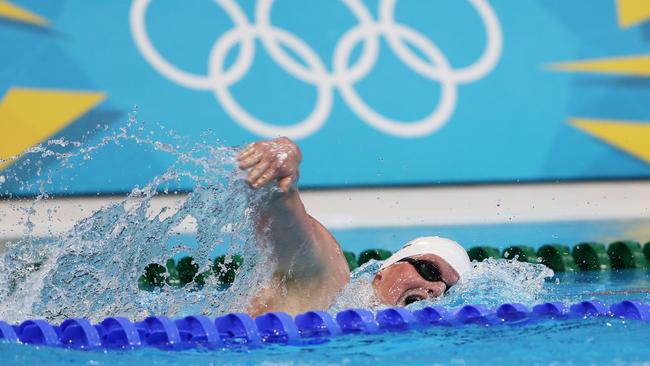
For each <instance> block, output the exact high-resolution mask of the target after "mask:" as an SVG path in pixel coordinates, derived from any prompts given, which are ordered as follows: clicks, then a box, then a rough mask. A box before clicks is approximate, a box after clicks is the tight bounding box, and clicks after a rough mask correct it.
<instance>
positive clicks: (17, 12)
mask: <svg viewBox="0 0 650 366" xmlns="http://www.w3.org/2000/svg"><path fill="white" fill-rule="evenodd" d="M0 17H3V18H7V19H11V20H15V21H19V22H23V23H28V24H32V25H38V26H40V27H49V25H50V22H49V21H48V20H47V19H45V18H43V17H42V16H40V15H38V14H35V13H33V12H31V11H28V10H26V9H23V8H21V7H19V6H17V5H14V4H12V3H10V2H9V1H1V0H0Z"/></svg>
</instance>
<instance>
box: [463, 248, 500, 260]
mask: <svg viewBox="0 0 650 366" xmlns="http://www.w3.org/2000/svg"><path fill="white" fill-rule="evenodd" d="M467 255H469V260H471V261H477V262H483V261H484V260H486V259H488V258H494V259H497V258H500V257H501V256H500V255H499V249H497V248H494V247H485V246H481V247H474V248H472V249H470V250H468V251H467Z"/></svg>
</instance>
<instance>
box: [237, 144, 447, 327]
mask: <svg viewBox="0 0 650 366" xmlns="http://www.w3.org/2000/svg"><path fill="white" fill-rule="evenodd" d="M301 160H302V154H301V152H300V149H299V148H298V146H297V145H296V144H295V143H293V141H291V140H289V139H288V138H286V137H280V138H277V139H273V140H267V141H257V142H254V143H252V144H250V145H248V146H247V147H246V148H245V149H244V150H242V152H241V153H240V154H239V156H238V161H239V168H240V169H243V170H246V171H247V172H248V174H247V178H246V181H247V182H248V184H249V186H250V187H251V188H252V189H259V188H262V187H264V186H266V185H268V184H271V183H273V182H275V184H277V189H275V190H270V191H269V196H268V197H267V200H266V201H265V204H263V205H261V207H260V211H261V212H260V220H259V223H258V227H257V234H258V239H259V242H260V243H262V242H264V243H265V244H268V245H269V246H270V248H271V249H272V255H273V259H274V262H275V263H276V264H277V267H276V271H275V273H274V274H273V276H272V277H273V278H272V279H271V281H270V283H269V284H268V286H267V287H265V288H263V289H259V290H258V291H257V292H256V295H255V296H254V298H253V299H252V300H251V303H250V305H249V307H248V312H249V313H250V314H251V315H258V314H261V313H265V312H269V311H284V312H288V313H291V314H297V313H300V312H305V311H309V310H317V309H322V310H325V309H327V308H329V307H330V305H331V304H332V302H333V300H334V298H335V296H336V295H337V294H338V293H339V292H340V291H341V289H342V288H343V287H344V286H345V284H347V283H348V282H349V281H350V271H349V268H348V264H347V261H346V259H345V256H344V255H343V252H342V250H341V247H340V245H339V244H338V243H337V242H336V239H335V238H334V236H332V234H331V233H330V232H329V231H328V230H327V229H326V228H325V227H324V226H323V225H321V224H320V223H319V222H318V221H317V220H316V219H314V218H313V217H311V216H310V215H309V214H308V213H307V211H306V210H305V207H304V205H303V204H302V201H301V199H300V195H299V192H298V188H297V185H296V183H297V181H298V177H299V166H300V162H301ZM413 258H415V259H423V260H429V261H431V262H433V263H434V264H436V265H437V266H438V268H439V269H440V271H441V274H442V278H443V280H444V281H445V282H447V283H449V284H450V285H453V284H455V283H456V282H457V281H458V274H457V273H456V271H454V270H453V269H452V268H451V267H450V266H449V264H447V262H445V261H444V260H443V259H442V258H440V257H438V256H436V255H433V254H425V255H418V256H414V257H413ZM372 286H373V289H374V290H375V293H376V295H377V297H378V299H379V300H380V301H381V302H382V303H383V304H386V305H404V304H405V303H406V302H407V300H408V301H413V300H422V299H426V298H432V297H439V296H442V294H443V293H444V291H445V288H446V286H445V284H444V283H443V282H429V281H426V280H425V279H424V278H422V277H421V276H420V275H419V274H418V273H417V271H416V270H415V268H413V266H412V265H410V264H408V263H395V264H393V265H391V266H390V267H388V268H385V269H384V270H382V271H381V272H379V273H378V274H377V275H376V276H375V279H374V280H373V283H372Z"/></svg>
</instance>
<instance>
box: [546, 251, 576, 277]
mask: <svg viewBox="0 0 650 366" xmlns="http://www.w3.org/2000/svg"><path fill="white" fill-rule="evenodd" d="M537 257H538V258H540V259H541V263H542V264H543V265H545V266H546V267H548V268H550V269H552V270H553V271H555V272H571V271H575V270H576V264H575V260H574V259H573V256H572V255H571V251H570V250H569V247H567V246H566V245H561V244H548V245H543V246H542V247H540V248H539V249H538V250H537Z"/></svg>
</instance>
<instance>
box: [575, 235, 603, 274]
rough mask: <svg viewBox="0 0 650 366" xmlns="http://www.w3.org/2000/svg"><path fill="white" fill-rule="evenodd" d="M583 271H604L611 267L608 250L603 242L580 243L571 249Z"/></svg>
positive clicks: (579, 267)
mask: <svg viewBox="0 0 650 366" xmlns="http://www.w3.org/2000/svg"><path fill="white" fill-rule="evenodd" d="M571 255H573V259H574V260H575V263H576V265H577V266H578V269H580V270H581V271H604V270H608V269H610V268H611V266H610V260H609V256H607V250H606V249H605V246H604V245H603V244H601V243H593V242H588V243H580V244H578V245H576V246H575V247H573V250H572V251H571Z"/></svg>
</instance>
